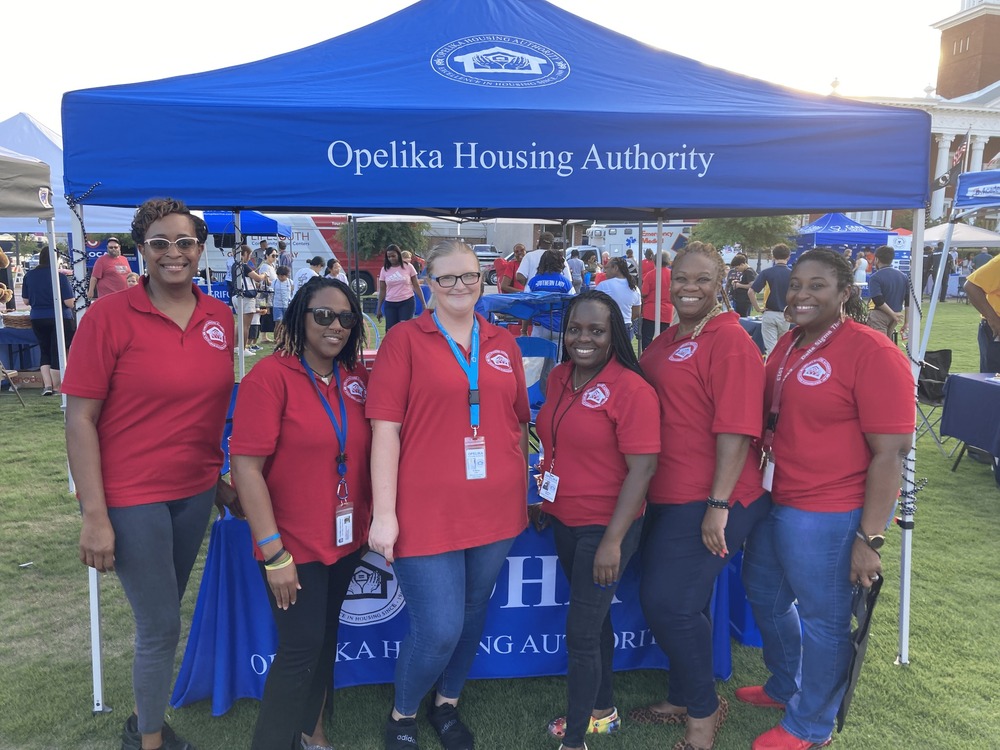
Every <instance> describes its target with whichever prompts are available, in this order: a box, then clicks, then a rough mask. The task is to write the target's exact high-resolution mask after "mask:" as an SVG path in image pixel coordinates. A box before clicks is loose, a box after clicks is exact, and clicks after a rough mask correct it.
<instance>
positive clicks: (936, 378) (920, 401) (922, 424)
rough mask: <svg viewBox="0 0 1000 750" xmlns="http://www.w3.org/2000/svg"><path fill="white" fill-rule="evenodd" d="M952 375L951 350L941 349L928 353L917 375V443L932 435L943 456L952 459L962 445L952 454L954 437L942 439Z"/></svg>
mask: <svg viewBox="0 0 1000 750" xmlns="http://www.w3.org/2000/svg"><path fill="white" fill-rule="evenodd" d="M950 372H951V349H937V350H935V351H929V352H925V353H924V361H923V364H922V365H921V366H920V374H919V375H918V376H917V417H918V418H919V423H918V424H917V440H918V441H919V440H920V438H922V437H923V436H925V435H930V436H931V438H933V440H934V443H935V444H936V445H937V447H938V450H939V451H940V452H941V455H942V456H947V457H951V456H952V455H954V453H955V451H956V450H957V449H958V444H957V443H956V445H955V446H954V447H952V449H951V450H950V451H949V450H947V449H946V448H945V443H946V442H948V441H949V440H951V438H948V437H945V438H942V436H941V430H940V425H941V416H942V414H943V412H942V407H944V383H945V381H946V380H947V379H948V375H949V374H950Z"/></svg>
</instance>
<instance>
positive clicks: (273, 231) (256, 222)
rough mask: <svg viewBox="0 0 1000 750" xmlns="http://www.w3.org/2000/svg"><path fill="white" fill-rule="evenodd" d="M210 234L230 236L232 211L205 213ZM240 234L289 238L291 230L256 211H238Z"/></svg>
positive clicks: (232, 221) (233, 222) (287, 226)
mask: <svg viewBox="0 0 1000 750" xmlns="http://www.w3.org/2000/svg"><path fill="white" fill-rule="evenodd" d="M205 223H206V224H207V225H208V231H209V233H211V234H232V233H233V230H234V229H235V228H236V222H235V220H234V218H233V212H232V211H205ZM240 233H241V234H250V235H256V236H264V237H291V236H292V228H291V227H290V226H289V225H288V224H282V223H281V222H280V221H278V220H277V219H272V218H271V217H270V216H265V215H264V214H262V213H259V212H258V211H240Z"/></svg>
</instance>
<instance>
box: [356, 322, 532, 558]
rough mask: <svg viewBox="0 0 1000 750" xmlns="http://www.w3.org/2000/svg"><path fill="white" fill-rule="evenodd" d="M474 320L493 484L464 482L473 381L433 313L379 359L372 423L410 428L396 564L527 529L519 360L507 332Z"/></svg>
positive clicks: (408, 325) (404, 436)
mask: <svg viewBox="0 0 1000 750" xmlns="http://www.w3.org/2000/svg"><path fill="white" fill-rule="evenodd" d="M476 317H477V318H478V319H479V325H480V358H479V394H480V427H479V435H481V436H483V437H485V439H486V479H471V480H470V479H466V478H465V446H464V440H465V438H467V437H472V429H471V427H470V426H469V381H468V378H467V377H466V375H465V373H464V372H463V370H462V368H461V367H460V366H459V364H458V362H457V361H456V360H455V356H454V354H452V351H451V349H450V348H449V346H448V342H447V341H446V340H445V338H444V336H442V335H441V332H440V331H438V329H437V326H436V325H435V323H434V320H433V318H432V317H431V315H430V313H429V312H428V313H424V314H423V315H420V316H419V317H417V318H414V319H413V320H409V321H406V322H404V323H400V324H399V325H397V326H394V327H393V328H392V330H391V331H389V333H388V334H387V335H386V337H385V340H384V341H383V342H382V346H381V347H380V348H379V352H378V357H376V359H375V366H374V368H373V369H372V374H371V382H370V388H369V394H368V406H367V408H366V410H365V411H366V414H367V416H368V418H369V419H372V420H375V419H380V420H384V421H387V422H397V423H400V424H401V425H402V429H401V432H400V452H399V475H398V481H397V490H396V517H397V519H398V521H399V538H398V540H397V541H396V546H395V555H396V557H413V556H417V555H433V554H437V553H440V552H450V551H452V550H459V549H468V548H470V547H477V546H480V545H483V544H490V543H492V542H496V541H499V540H501V539H508V538H510V537H514V536H517V535H518V534H520V533H521V531H523V530H524V528H525V526H526V525H527V492H528V490H527V467H526V466H525V462H524V454H523V453H522V452H521V445H520V440H521V425H522V424H526V423H527V422H528V421H529V419H530V411H529V409H528V393H527V390H526V386H525V380H524V367H523V365H522V363H521V353H520V351H519V350H518V348H517V343H516V342H515V341H514V337H513V336H511V335H510V334H509V333H508V332H507V331H505V330H503V329H501V328H498V327H497V326H494V325H492V324H490V323H488V322H487V321H486V319H485V318H483V317H482V316H479V315H477V316H476Z"/></svg>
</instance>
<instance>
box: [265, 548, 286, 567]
mask: <svg viewBox="0 0 1000 750" xmlns="http://www.w3.org/2000/svg"><path fill="white" fill-rule="evenodd" d="M284 554H285V548H284V547H282V548H281V549H279V550H278V551H277V552H275V553H274V554H273V555H271V556H270V557H269V558H267V559H266V560H265V561H264V566H265V567H266V566H268V565H274V564H275V563H276V562H278V560H280V559H281V556H282V555H284Z"/></svg>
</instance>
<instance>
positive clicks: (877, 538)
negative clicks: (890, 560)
mask: <svg viewBox="0 0 1000 750" xmlns="http://www.w3.org/2000/svg"><path fill="white" fill-rule="evenodd" d="M854 533H855V535H856V536H857V537H858V539H860V540H861V541H862V542H864V543H865V544H867V545H868V546H869V547H871V548H872V549H873V550H875V551H876V552H878V551H879V550H880V549H882V545H883V544H885V534H872V535H871V536H868V535H867V534H866V533H865V532H863V531H862V530H861V529H858V530H857V531H856V532H854Z"/></svg>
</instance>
